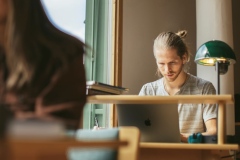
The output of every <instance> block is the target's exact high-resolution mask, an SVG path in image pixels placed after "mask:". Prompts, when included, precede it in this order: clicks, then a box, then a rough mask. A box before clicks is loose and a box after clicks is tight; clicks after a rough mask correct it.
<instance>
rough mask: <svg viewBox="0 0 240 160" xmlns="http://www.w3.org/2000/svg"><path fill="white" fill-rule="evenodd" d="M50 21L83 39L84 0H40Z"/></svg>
mask: <svg viewBox="0 0 240 160" xmlns="http://www.w3.org/2000/svg"><path fill="white" fill-rule="evenodd" d="M42 1H43V3H44V4H45V8H46V12H47V14H48V16H49V19H50V20H51V21H52V23H53V24H54V25H55V26H56V27H58V28H59V29H60V30H62V31H64V32H67V33H69V34H71V35H73V36H75V37H77V38H79V39H80V40H82V41H83V42H84V41H85V23H84V21H85V11H86V0H42Z"/></svg>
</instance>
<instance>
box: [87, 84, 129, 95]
mask: <svg viewBox="0 0 240 160" xmlns="http://www.w3.org/2000/svg"><path fill="white" fill-rule="evenodd" d="M124 92H128V88H123V87H119V86H113V85H109V84H104V83H100V82H96V81H87V93H86V94H87V95H120V94H123V93H124Z"/></svg>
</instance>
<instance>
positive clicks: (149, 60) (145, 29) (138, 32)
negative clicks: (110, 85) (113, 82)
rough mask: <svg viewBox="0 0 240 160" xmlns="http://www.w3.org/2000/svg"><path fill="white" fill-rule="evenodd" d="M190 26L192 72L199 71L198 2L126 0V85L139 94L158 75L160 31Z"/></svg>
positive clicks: (124, 61) (123, 65) (188, 39)
mask: <svg viewBox="0 0 240 160" xmlns="http://www.w3.org/2000/svg"><path fill="white" fill-rule="evenodd" d="M182 29H186V30H187V31H188V36H187V38H186V41H187V43H188V45H189V48H190V51H191V53H192V58H191V62H190V66H191V68H190V70H189V72H190V73H192V74H194V75H196V64H195V63H194V62H193V60H194V56H195V52H196V6H195V1H194V0H181V1H178V0H123V48H122V51H123V63H122V67H123V68H122V77H123V79H122V86H124V87H127V88H129V89H130V92H129V93H128V94H138V93H139V91H140V89H141V87H142V85H143V84H145V83H147V82H151V81H154V80H156V79H158V77H157V76H156V74H155V73H156V69H157V66H156V62H155V59H154V56H153V51H152V46H153V41H154V39H155V38H156V37H157V35H158V34H159V33H160V32H163V31H173V32H177V31H178V30H182Z"/></svg>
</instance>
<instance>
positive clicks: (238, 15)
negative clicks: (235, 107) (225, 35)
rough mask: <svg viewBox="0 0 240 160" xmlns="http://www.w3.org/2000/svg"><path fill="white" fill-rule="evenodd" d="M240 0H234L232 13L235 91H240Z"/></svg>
mask: <svg viewBox="0 0 240 160" xmlns="http://www.w3.org/2000/svg"><path fill="white" fill-rule="evenodd" d="M239 6H240V1H239V0H232V15H233V48H234V52H235V55H236V57H237V62H236V64H234V92H235V93H238V94H239V93H240V74H239V73H240V10H239ZM239 107H240V106H239Z"/></svg>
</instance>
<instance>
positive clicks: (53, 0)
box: [43, 0, 120, 128]
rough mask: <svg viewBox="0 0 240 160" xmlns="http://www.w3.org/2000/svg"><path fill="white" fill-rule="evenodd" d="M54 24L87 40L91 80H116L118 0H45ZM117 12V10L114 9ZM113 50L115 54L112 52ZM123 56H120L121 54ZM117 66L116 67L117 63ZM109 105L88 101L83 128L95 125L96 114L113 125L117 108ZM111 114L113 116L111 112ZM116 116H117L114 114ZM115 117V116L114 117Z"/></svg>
mask: <svg viewBox="0 0 240 160" xmlns="http://www.w3.org/2000/svg"><path fill="white" fill-rule="evenodd" d="M43 2H44V4H45V6H46V9H47V13H48V15H49V18H50V20H51V21H52V22H53V24H54V25H55V26H56V27H58V28H59V29H60V30H62V31H64V32H66V33H69V34H71V35H73V36H75V37H77V38H79V39H80V40H82V41H83V42H85V44H87V46H88V47H87V48H86V52H87V53H86V55H85V57H84V65H85V68H86V77H87V80H96V81H99V82H103V83H108V84H113V85H118V82H119V81H117V83H116V81H115V77H117V76H116V75H115V73H116V72H115V71H116V66H115V65H113V64H114V63H116V61H115V59H116V57H117V56H116V55H117V54H116V53H118V52H116V49H115V45H116V44H115V40H114V39H116V38H115V34H113V33H116V32H112V31H115V30H116V29H115V25H113V24H114V23H113V22H112V19H113V17H115V14H111V13H112V11H115V8H114V7H116V6H117V4H118V3H119V1H118V0H60V1H59V0H43ZM114 13H115V12H114ZM112 53H113V54H112ZM117 58H118V59H120V58H119V57H117ZM113 66H114V67H113ZM111 108H112V107H109V105H99V104H94V105H93V104H86V106H85V109H84V112H83V128H92V127H93V125H94V117H95V116H96V117H97V118H98V121H99V124H100V126H103V127H109V124H110V126H112V125H113V121H110V119H113V118H114V114H113V113H114V111H113V110H112V109H111ZM109 115H111V116H109ZM112 116H113V117H112ZM110 117H111V118H110Z"/></svg>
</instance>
